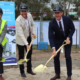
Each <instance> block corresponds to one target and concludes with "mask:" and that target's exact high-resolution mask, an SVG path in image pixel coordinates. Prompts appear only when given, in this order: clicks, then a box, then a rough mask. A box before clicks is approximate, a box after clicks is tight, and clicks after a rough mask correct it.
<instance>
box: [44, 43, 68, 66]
mask: <svg viewBox="0 0 80 80" xmlns="http://www.w3.org/2000/svg"><path fill="white" fill-rule="evenodd" d="M65 45H67V44H66V43H65V42H63V45H62V46H61V47H60V48H59V49H58V50H57V51H56V54H57V53H58V52H59V51H60V50H61V48H62V47H64V46H65ZM53 57H54V55H52V56H51V57H50V59H49V60H48V61H47V62H46V64H45V66H46V65H47V64H48V63H49V62H50V61H51V60H52V59H53Z"/></svg>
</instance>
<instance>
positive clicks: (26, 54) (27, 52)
mask: <svg viewBox="0 0 80 80" xmlns="http://www.w3.org/2000/svg"><path fill="white" fill-rule="evenodd" d="M33 40H34V38H33V39H32V41H31V43H30V47H31V45H32V42H33ZM28 52H29V50H27V52H26V54H25V58H24V59H25V60H26V57H27V55H28Z"/></svg>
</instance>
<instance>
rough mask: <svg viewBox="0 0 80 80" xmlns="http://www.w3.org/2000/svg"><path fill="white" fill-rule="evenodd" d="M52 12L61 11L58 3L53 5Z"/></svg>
mask: <svg viewBox="0 0 80 80" xmlns="http://www.w3.org/2000/svg"><path fill="white" fill-rule="evenodd" d="M53 12H63V9H62V7H61V6H60V5H55V6H54V8H53Z"/></svg>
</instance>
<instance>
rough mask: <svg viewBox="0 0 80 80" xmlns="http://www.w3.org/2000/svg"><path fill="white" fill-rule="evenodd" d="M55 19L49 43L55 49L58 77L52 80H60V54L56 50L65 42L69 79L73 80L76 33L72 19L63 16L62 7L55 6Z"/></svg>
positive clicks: (50, 30)
mask: <svg viewBox="0 0 80 80" xmlns="http://www.w3.org/2000/svg"><path fill="white" fill-rule="evenodd" d="M53 12H54V15H55V18H54V19H53V20H52V21H51V22H50V23H49V33H48V36H49V42H50V46H51V48H52V49H53V53H52V55H55V57H54V68H55V73H56V75H55V76H54V77H53V78H51V79H50V80H56V79H59V78H60V60H59V56H60V52H59V53H58V54H56V50H57V49H58V48H59V47H60V46H61V45H62V43H63V41H64V40H65V42H66V43H67V45H66V46H65V47H64V50H65V58H66V67H67V75H68V77H67V79H66V80H71V75H72V60H71V56H70V55H71V46H72V36H73V34H74V31H75V27H74V24H73V22H72V20H71V19H70V17H67V16H63V9H62V7H61V6H60V5H55V6H54V9H53Z"/></svg>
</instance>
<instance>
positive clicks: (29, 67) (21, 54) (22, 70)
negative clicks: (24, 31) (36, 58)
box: [17, 36, 32, 74]
mask: <svg viewBox="0 0 80 80" xmlns="http://www.w3.org/2000/svg"><path fill="white" fill-rule="evenodd" d="M27 41H28V43H29V44H30V42H31V37H30V36H29V37H28V39H27ZM17 47H18V51H19V60H20V59H24V49H25V50H26V51H27V49H26V46H22V45H19V44H17ZM31 55H32V46H31V49H30V51H29V53H28V55H27V57H26V58H27V59H30V60H29V61H28V62H27V70H28V71H30V70H31V69H32V64H31ZM19 69H20V73H21V74H22V73H24V64H22V65H19Z"/></svg>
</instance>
